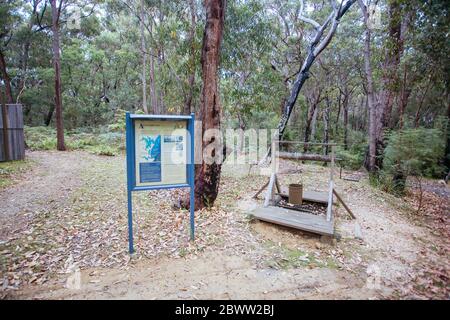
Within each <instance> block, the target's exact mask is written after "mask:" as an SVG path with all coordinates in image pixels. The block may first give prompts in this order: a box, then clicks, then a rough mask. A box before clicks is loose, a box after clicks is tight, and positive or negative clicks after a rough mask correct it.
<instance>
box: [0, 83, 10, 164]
mask: <svg viewBox="0 0 450 320" xmlns="http://www.w3.org/2000/svg"><path fill="white" fill-rule="evenodd" d="M1 93H2V101H0V104H1V107H2V119H3V148H4V152H5V161H9V160H10V159H11V157H10V156H9V135H8V110H7V109H6V108H7V104H6V103H5V98H4V97H5V96H4V95H3V89H1Z"/></svg>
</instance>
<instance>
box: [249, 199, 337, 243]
mask: <svg viewBox="0 0 450 320" xmlns="http://www.w3.org/2000/svg"><path fill="white" fill-rule="evenodd" d="M250 214H251V215H252V216H254V217H255V218H256V219H258V220H262V221H266V222H271V223H274V224H279V225H282V226H286V227H291V228H295V229H299V230H303V231H308V232H312V233H316V234H320V235H326V236H333V235H334V221H333V220H331V221H327V220H326V218H325V217H324V216H317V215H313V214H310V213H303V212H299V211H294V210H289V209H284V208H280V207H273V206H269V207H266V208H264V207H258V208H256V209H255V210H253V211H252V212H251V213H250Z"/></svg>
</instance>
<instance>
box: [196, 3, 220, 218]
mask: <svg viewBox="0 0 450 320" xmlns="http://www.w3.org/2000/svg"><path fill="white" fill-rule="evenodd" d="M204 6H205V9H206V25H205V31H204V33H203V46H202V56H201V65H202V80H203V88H202V94H201V109H200V120H201V121H202V136H203V141H202V143H203V145H202V150H203V156H204V158H203V161H202V164H199V165H197V166H196V172H195V206H196V209H201V208H203V207H205V206H212V205H213V204H214V201H215V200H216V198H217V194H218V191H219V182H220V172H221V168H222V165H221V163H219V162H220V161H214V162H213V163H210V162H208V161H207V160H208V159H214V158H216V156H217V155H219V154H221V153H222V152H223V150H222V149H223V146H222V144H221V143H220V142H219V141H218V139H219V137H217V136H205V135H204V134H205V132H206V131H207V130H210V129H217V130H220V117H221V113H222V108H221V105H220V96H219V91H218V77H217V73H218V68H219V57H220V46H221V42H222V33H223V26H224V19H225V6H226V0H205V2H204ZM208 146H209V147H208ZM213 146H214V147H213ZM219 160H220V157H219Z"/></svg>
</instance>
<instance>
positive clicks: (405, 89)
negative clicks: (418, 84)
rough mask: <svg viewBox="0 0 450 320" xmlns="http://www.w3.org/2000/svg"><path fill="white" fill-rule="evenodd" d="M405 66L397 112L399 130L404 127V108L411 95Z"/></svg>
mask: <svg viewBox="0 0 450 320" xmlns="http://www.w3.org/2000/svg"><path fill="white" fill-rule="evenodd" d="M406 82H407V66H406V65H405V70H404V74H403V85H402V92H401V96H400V106H399V111H398V116H399V119H398V122H399V124H398V127H399V129H400V130H401V129H403V125H404V119H403V117H404V114H405V110H406V106H407V105H408V100H409V96H410V95H411V88H408V87H407V83H406Z"/></svg>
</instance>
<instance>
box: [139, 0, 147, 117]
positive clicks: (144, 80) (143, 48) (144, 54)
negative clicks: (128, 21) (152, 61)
mask: <svg viewBox="0 0 450 320" xmlns="http://www.w3.org/2000/svg"><path fill="white" fill-rule="evenodd" d="M140 15H141V19H140V23H139V24H140V26H139V27H140V31H141V51H142V108H143V109H144V112H145V113H148V106H147V48H146V45H145V32H144V0H141V10H140Z"/></svg>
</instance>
